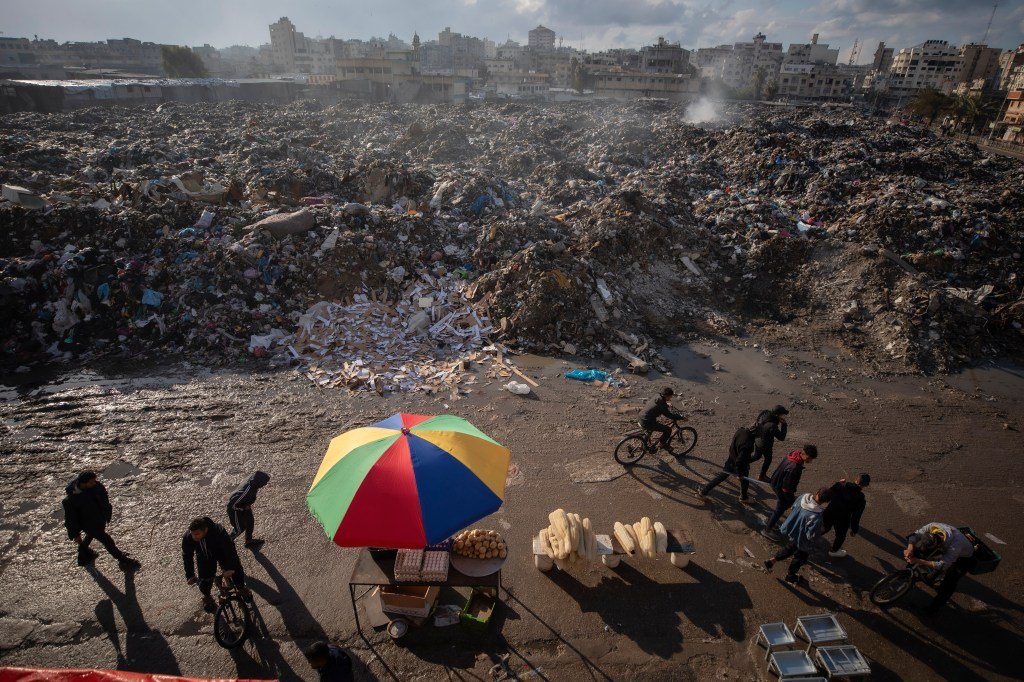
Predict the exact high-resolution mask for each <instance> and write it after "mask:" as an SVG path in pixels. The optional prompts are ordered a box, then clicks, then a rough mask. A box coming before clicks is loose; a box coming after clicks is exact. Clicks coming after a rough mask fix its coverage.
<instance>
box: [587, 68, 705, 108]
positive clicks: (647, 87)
mask: <svg viewBox="0 0 1024 682" xmlns="http://www.w3.org/2000/svg"><path fill="white" fill-rule="evenodd" d="M593 80H594V93H595V94H596V95H597V96H598V97H610V98H613V99H626V100H629V99H640V98H644V97H653V98H658V99H669V100H672V101H675V102H685V101H688V100H690V99H693V98H694V97H695V96H696V95H697V94H698V93H699V92H700V80H699V79H697V78H693V77H691V76H690V75H689V74H676V73H640V72H637V71H632V72H629V71H619V70H615V71H598V72H597V73H595V74H594V75H593Z"/></svg>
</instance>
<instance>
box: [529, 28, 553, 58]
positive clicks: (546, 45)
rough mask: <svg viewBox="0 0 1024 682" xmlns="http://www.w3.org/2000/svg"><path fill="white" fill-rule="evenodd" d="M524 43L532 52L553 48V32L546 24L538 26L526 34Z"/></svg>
mask: <svg viewBox="0 0 1024 682" xmlns="http://www.w3.org/2000/svg"><path fill="white" fill-rule="evenodd" d="M527 35H528V41H527V43H526V45H527V47H529V48H530V49H531V50H532V51H534V52H546V51H551V50H554V49H555V32H554V31H552V30H551V29H550V28H547V27H546V26H538V27H537V28H535V29H533V30H531V31H530V32H529V33H528V34H527Z"/></svg>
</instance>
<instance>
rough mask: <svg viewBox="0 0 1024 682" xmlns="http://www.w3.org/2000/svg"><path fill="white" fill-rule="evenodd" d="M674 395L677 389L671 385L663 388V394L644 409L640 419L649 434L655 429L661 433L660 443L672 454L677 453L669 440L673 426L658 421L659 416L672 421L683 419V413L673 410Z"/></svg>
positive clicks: (642, 426) (641, 424)
mask: <svg viewBox="0 0 1024 682" xmlns="http://www.w3.org/2000/svg"><path fill="white" fill-rule="evenodd" d="M674 395H675V391H673V390H672V387H671V386H666V387H665V388H663V389H662V390H661V394H660V395H659V396H658V397H657V398H655V399H654V400H653V401H651V403H650V404H648V405H647V409H645V410H644V415H643V417H642V418H641V419H640V426H641V428H643V429H644V430H645V431H647V432H648V433H649V434H653V433H654V432H655V431H657V432H659V433H660V434H661V439H660V440H659V441H658V444H659V445H660V446H661V447H662V448H664V450H665V451H666V452H668V454H670V455H675V454H676V453H675V452H673V451H672V446H671V445H669V442H668V441H669V438H671V437H672V427H671V426H668V425H667V424H662V423H661V422H659V421H658V418H659V417H663V418H665V419H671V420H672V421H680V420H682V418H683V415H681V414H677V413H675V412H673V411H672V397H673V396H674Z"/></svg>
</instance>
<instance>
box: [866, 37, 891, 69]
mask: <svg viewBox="0 0 1024 682" xmlns="http://www.w3.org/2000/svg"><path fill="white" fill-rule="evenodd" d="M892 53H893V50H892V48H891V47H886V46H885V43H878V47H877V48H876V49H875V58H874V60H873V61H872V62H871V72H872V73H886V74H887V73H889V69H890V68H891V67H892Z"/></svg>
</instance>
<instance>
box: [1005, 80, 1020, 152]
mask: <svg viewBox="0 0 1024 682" xmlns="http://www.w3.org/2000/svg"><path fill="white" fill-rule="evenodd" d="M1001 123H1002V124H1003V125H1004V126H1005V128H1004V129H1003V134H1002V139H1003V141H1004V142H1013V143H1014V144H1024V90H1012V91H1010V92H1009V93H1007V95H1006V111H1005V113H1004V114H1003V119H1002V121H1001Z"/></svg>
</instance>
